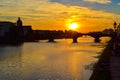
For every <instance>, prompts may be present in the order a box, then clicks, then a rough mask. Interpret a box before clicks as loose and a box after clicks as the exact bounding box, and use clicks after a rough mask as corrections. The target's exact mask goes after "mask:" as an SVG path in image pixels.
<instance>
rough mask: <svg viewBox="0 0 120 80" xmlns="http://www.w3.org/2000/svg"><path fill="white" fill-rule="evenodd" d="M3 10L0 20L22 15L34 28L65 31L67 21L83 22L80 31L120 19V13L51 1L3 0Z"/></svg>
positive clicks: (110, 23) (12, 18)
mask: <svg viewBox="0 0 120 80" xmlns="http://www.w3.org/2000/svg"><path fill="white" fill-rule="evenodd" d="M88 1H89V0H88ZM94 1H95V0H94ZM106 2H107V0H106ZM101 3H102V4H103V2H101ZM107 3H110V2H107ZM0 9H1V12H0V21H3V20H4V21H12V22H15V21H16V20H17V17H21V19H22V20H23V24H24V25H32V28H33V29H42V30H46V29H47V30H66V29H68V27H67V26H66V24H69V23H72V22H77V23H78V24H80V25H81V26H80V27H79V28H78V29H77V31H79V32H89V31H99V30H104V29H105V28H113V25H112V24H113V22H114V21H115V20H116V21H118V22H119V19H120V15H119V14H117V13H112V12H109V11H106V10H102V9H101V10H97V9H93V8H91V7H88V6H81V5H68V4H62V3H59V2H51V1H50V0H36V1H34V0H25V1H24V0H20V1H19V0H16V2H13V0H6V1H3V0H2V3H1V4H0Z"/></svg>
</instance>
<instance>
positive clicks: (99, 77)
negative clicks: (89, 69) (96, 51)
mask: <svg viewBox="0 0 120 80" xmlns="http://www.w3.org/2000/svg"><path fill="white" fill-rule="evenodd" d="M113 43H114V40H113V39H111V40H110V41H109V42H108V44H107V46H106V48H105V49H104V50H103V52H102V54H101V55H100V58H99V60H98V62H97V63H96V64H95V65H94V68H93V74H92V75H91V77H90V79H89V80H111V70H110V58H111V55H112V52H113Z"/></svg>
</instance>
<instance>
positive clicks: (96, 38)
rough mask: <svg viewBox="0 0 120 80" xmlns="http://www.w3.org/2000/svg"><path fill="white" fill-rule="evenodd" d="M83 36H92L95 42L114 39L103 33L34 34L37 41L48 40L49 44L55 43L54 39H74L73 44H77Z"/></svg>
mask: <svg viewBox="0 0 120 80" xmlns="http://www.w3.org/2000/svg"><path fill="white" fill-rule="evenodd" d="M83 35H87V36H91V37H93V38H94V42H97V43H98V42H100V38H101V37H112V36H113V34H108V33H103V32H89V33H79V32H76V31H65V32H62V31H45V32H42V33H34V36H35V37H34V39H35V40H48V41H49V42H54V39H73V43H77V42H78V41H77V39H78V38H79V37H82V36H83Z"/></svg>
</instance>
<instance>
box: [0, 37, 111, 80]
mask: <svg viewBox="0 0 120 80" xmlns="http://www.w3.org/2000/svg"><path fill="white" fill-rule="evenodd" d="M108 40H109V39H108V38H102V41H101V43H94V39H93V38H91V37H81V38H79V39H78V43H72V40H71V39H59V40H55V41H56V42H55V43H48V42H47V41H46V40H43V41H39V42H28V43H24V44H22V45H20V46H0V80H89V78H90V76H91V74H92V69H91V68H92V64H94V63H95V62H97V60H98V58H97V56H98V55H100V52H102V50H103V48H104V47H105V45H106V43H105V42H106V41H108Z"/></svg>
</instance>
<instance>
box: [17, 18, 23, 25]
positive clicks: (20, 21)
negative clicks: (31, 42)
mask: <svg viewBox="0 0 120 80" xmlns="http://www.w3.org/2000/svg"><path fill="white" fill-rule="evenodd" d="M17 26H18V27H22V20H21V19H20V17H18V20H17Z"/></svg>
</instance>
